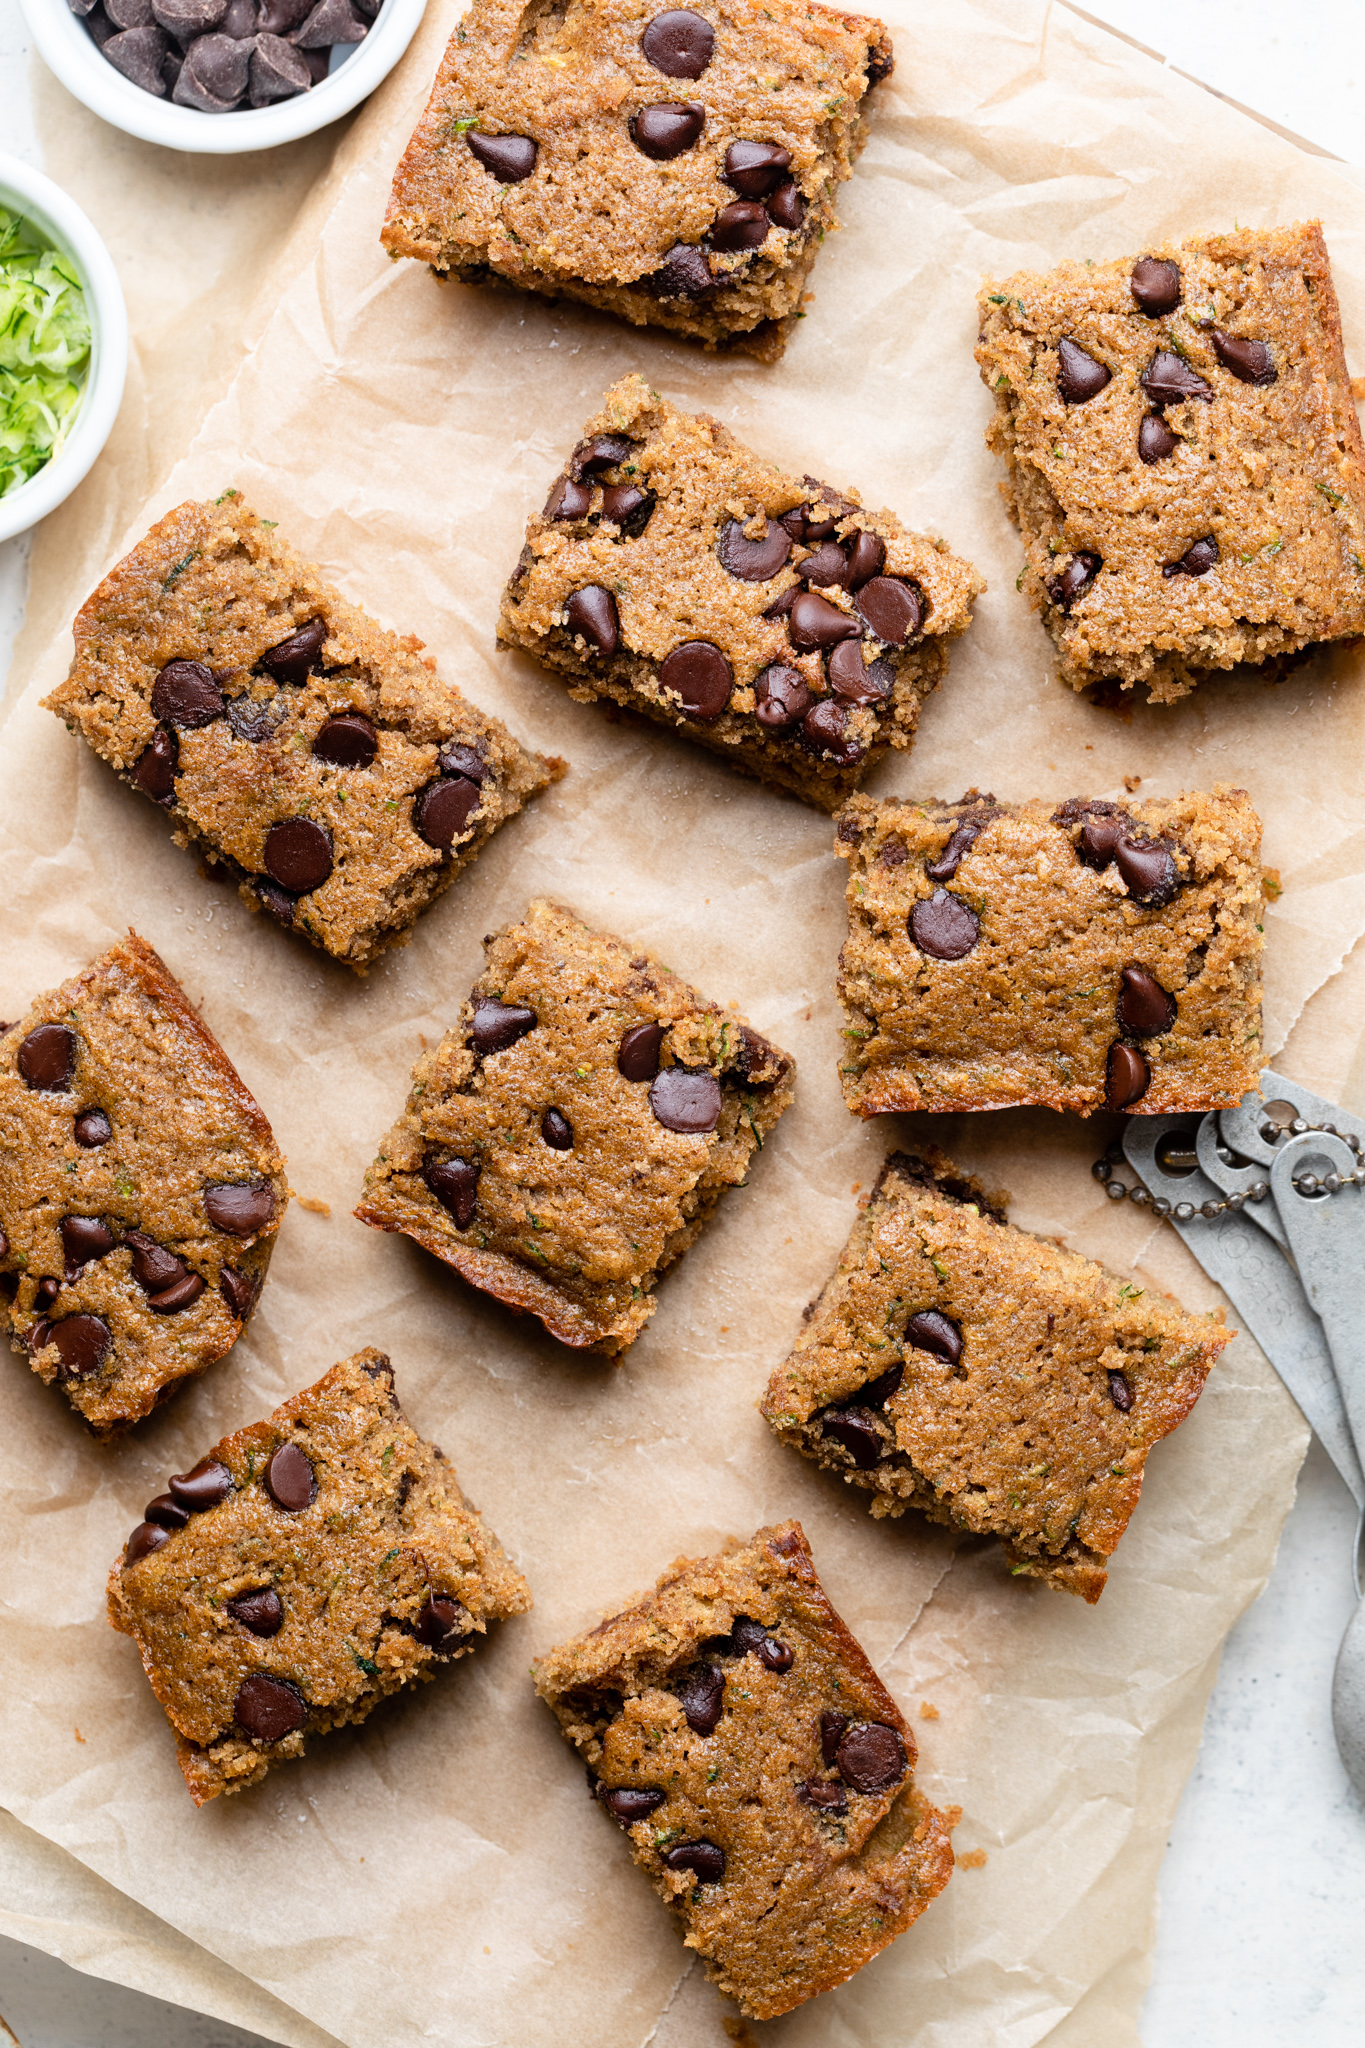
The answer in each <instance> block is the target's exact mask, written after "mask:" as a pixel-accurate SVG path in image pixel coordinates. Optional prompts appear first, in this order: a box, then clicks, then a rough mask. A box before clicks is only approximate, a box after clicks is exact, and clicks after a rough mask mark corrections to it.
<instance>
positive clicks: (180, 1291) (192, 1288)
mask: <svg viewBox="0 0 1365 2048" xmlns="http://www.w3.org/2000/svg"><path fill="white" fill-rule="evenodd" d="M203 1291H204V1280H203V1276H202V1274H199V1273H186V1274H184V1275H182V1277H181V1278H180V1279H179V1280H175V1281H172V1283H171V1285H170V1286H169V1287H163V1288H162V1290H161V1292H160V1293H159V1294H151V1295H149V1296H148V1297H147V1306H148V1308H149V1309H151V1310H152V1312H153V1313H154V1314H155V1315H159V1316H178V1315H179V1313H180V1311H181V1309H185V1308H189V1307H190V1306H191V1304H192V1303H194V1302H196V1301H198V1299H199V1297H200V1295H201V1294H202V1293H203Z"/></svg>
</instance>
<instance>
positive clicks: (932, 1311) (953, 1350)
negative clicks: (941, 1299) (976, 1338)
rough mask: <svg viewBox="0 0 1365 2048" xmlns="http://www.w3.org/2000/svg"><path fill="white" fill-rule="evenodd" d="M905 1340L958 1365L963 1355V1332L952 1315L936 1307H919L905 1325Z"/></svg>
mask: <svg viewBox="0 0 1365 2048" xmlns="http://www.w3.org/2000/svg"><path fill="white" fill-rule="evenodd" d="M905 1341H906V1343H907V1344H913V1345H914V1346H915V1348H916V1349H917V1350H919V1351H931V1352H932V1353H933V1355H934V1357H935V1358H942V1359H944V1360H945V1361H946V1362H947V1364H949V1365H956V1364H957V1363H958V1362H959V1360H960V1359H961V1357H962V1332H961V1330H959V1328H958V1326H957V1324H956V1323H955V1322H954V1321H953V1320H952V1318H951V1316H945V1315H943V1314H941V1313H940V1311H939V1310H938V1309H936V1308H922V1309H917V1310H916V1312H915V1314H914V1315H912V1316H911V1318H910V1320H909V1321H908V1322H907V1324H906V1326H905Z"/></svg>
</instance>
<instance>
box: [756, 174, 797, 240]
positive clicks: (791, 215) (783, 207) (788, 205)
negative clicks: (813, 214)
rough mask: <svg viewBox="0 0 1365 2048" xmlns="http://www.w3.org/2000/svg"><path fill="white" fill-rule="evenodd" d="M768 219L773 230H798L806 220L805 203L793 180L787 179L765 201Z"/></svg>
mask: <svg viewBox="0 0 1365 2048" xmlns="http://www.w3.org/2000/svg"><path fill="white" fill-rule="evenodd" d="M765 204H766V206H767V209H768V218H769V220H770V221H771V222H772V224H773V226H774V227H775V228H792V229H795V228H799V227H800V226H801V224H802V222H803V221H804V220H805V218H806V202H805V200H804V199H803V198H802V196H801V187H800V186H799V185H798V184H797V182H796V180H795V178H788V179H787V180H786V182H785V184H781V185H779V186H778V188H777V190H776V192H774V193H773V195H772V197H771V198H770V199H768V200H766V201H765Z"/></svg>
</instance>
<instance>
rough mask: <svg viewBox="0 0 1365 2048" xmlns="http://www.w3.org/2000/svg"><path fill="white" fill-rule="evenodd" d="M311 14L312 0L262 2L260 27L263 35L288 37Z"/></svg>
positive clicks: (259, 19)
mask: <svg viewBox="0 0 1365 2048" xmlns="http://www.w3.org/2000/svg"><path fill="white" fill-rule="evenodd" d="M311 12H312V8H311V4H310V0H260V13H259V17H258V26H259V28H260V30H261V33H262V34H263V35H270V36H287V35H288V34H289V31H290V30H291V29H295V28H298V27H299V26H300V24H301V23H302V22H304V21H306V20H307V18H308V16H309V14H310V13H311Z"/></svg>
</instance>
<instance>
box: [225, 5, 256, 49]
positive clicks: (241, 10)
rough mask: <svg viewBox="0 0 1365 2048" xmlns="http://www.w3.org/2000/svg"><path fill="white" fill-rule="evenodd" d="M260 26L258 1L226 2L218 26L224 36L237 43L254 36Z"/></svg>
mask: <svg viewBox="0 0 1365 2048" xmlns="http://www.w3.org/2000/svg"><path fill="white" fill-rule="evenodd" d="M260 25H261V23H260V7H259V5H258V0H228V4H227V7H226V9H225V10H224V13H223V18H222V20H221V21H220V22H219V24H218V26H219V28H221V30H222V31H223V34H224V35H225V36H232V37H234V38H235V40H236V41H237V42H239V43H241V42H245V41H246V39H247V38H248V36H254V35H255V34H256V31H257V30H258V29H259V28H260Z"/></svg>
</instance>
